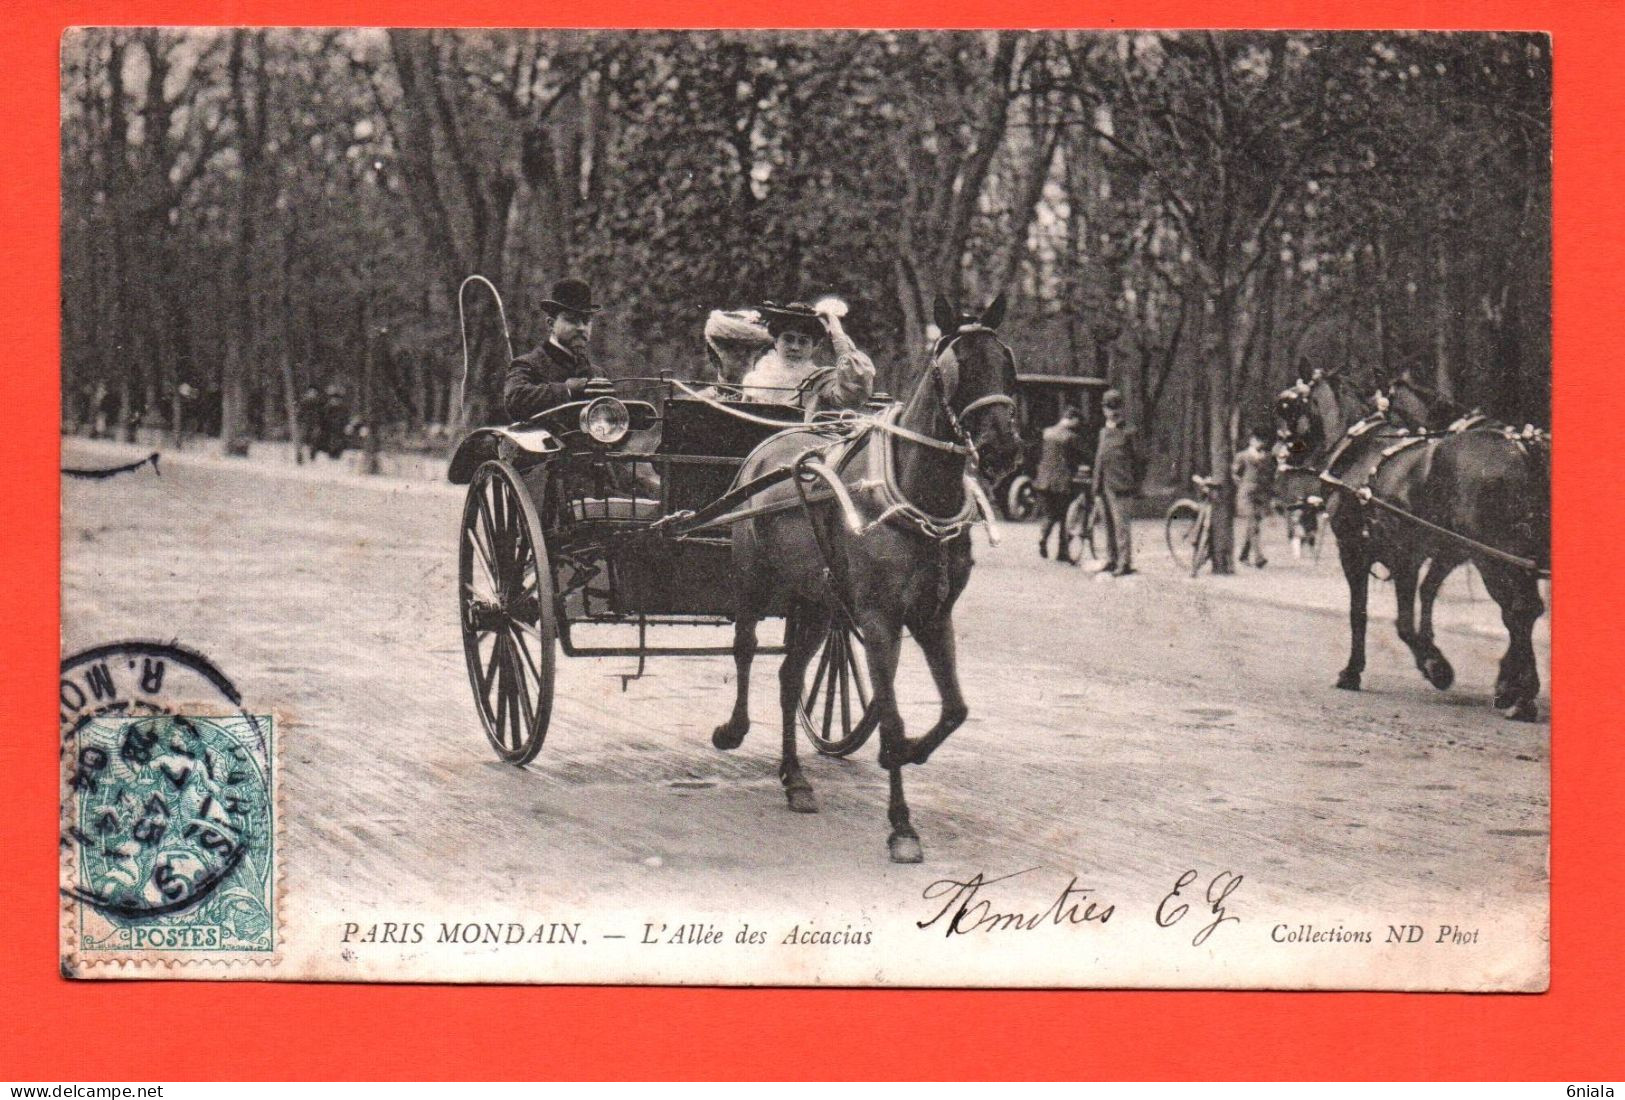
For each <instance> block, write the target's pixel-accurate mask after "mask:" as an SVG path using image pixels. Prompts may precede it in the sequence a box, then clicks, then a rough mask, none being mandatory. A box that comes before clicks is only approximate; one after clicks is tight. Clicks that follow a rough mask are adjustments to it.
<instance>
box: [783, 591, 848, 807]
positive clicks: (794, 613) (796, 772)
mask: <svg viewBox="0 0 1625 1100" xmlns="http://www.w3.org/2000/svg"><path fill="white" fill-rule="evenodd" d="M824 621H825V615H824V613H823V612H822V611H821V610H820V609H819V608H818V607H817V606H816V605H812V604H807V603H803V602H802V601H800V600H797V601H796V602H795V603H793V604H791V605H790V613H789V615H788V616H787V617H786V619H785V624H784V648H785V649H786V650H787V651H788V652H786V653H785V655H784V663H783V664H782V665H780V666H779V708H780V710H781V711H782V712H783V717H784V745H783V749H782V751H781V753H780V755H779V782H780V783H782V784H783V785H784V797H785V798H787V799H788V800H789V802H790V809H791V810H793V811H794V812H796V813H798V814H815V813H817V812H818V801H817V799H815V798H814V797H813V789H812V784H811V783H809V782H807V777H806V776H805V775H803V774H802V773H801V761H800V759H799V758H798V757H797V756H796V734H797V733H798V732H799V731H800V727H801V722H800V712H801V693H802V690H803V686H802V685H803V682H804V681H805V678H806V675H807V665H808V664H809V663H811V661H812V655H813V653H814V652H815V651H816V650H817V649H818V640H819V638H820V637H821V636H822V635H821V633H820V632H819V630H818V629H817V628H818V626H819V625H820V624H822V623H823V622H824ZM830 675H831V676H833V675H835V673H834V670H831V671H830Z"/></svg>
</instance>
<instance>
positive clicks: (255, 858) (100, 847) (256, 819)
mask: <svg viewBox="0 0 1625 1100" xmlns="http://www.w3.org/2000/svg"><path fill="white" fill-rule="evenodd" d="M273 726H274V722H273V719H272V717H271V716H268V715H264V716H256V715H247V714H242V713H238V714H233V715H223V716H212V717H202V716H195V715H184V714H128V713H122V714H118V713H115V714H103V715H99V716H87V717H86V718H84V719H83V720H82V721H80V722H78V723H76V724H75V725H74V726H73V727H72V728H71V730H70V731H69V732H68V733H66V734H65V736H64V741H63V751H62V760H63V776H64V790H63V803H62V805H63V829H62V853H63V885H62V893H63V898H64V906H65V911H64V917H65V923H66V927H65V929H64V932H65V947H67V948H68V950H66V951H65V952H64V960H65V969H67V971H68V972H69V973H74V972H75V971H76V970H77V969H78V968H79V967H84V966H94V965H96V964H98V963H104V962H115V963H116V962H124V963H136V964H139V963H164V964H174V963H180V962H188V961H208V960H210V959H214V960H219V961H226V960H228V959H229V960H232V961H261V960H266V961H269V960H272V959H274V958H275V954H276V948H277V927H278V920H277V917H278V914H277V896H276V882H277V875H276V853H275V837H276V832H277V822H276V809H275V807H276V798H275V795H276V792H275V790H274V782H275V780H274V769H273V768H272V766H271V761H272V739H273V736H274V731H273Z"/></svg>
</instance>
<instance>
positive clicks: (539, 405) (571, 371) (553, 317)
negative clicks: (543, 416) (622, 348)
mask: <svg viewBox="0 0 1625 1100" xmlns="http://www.w3.org/2000/svg"><path fill="white" fill-rule="evenodd" d="M602 308H603V307H602V306H599V305H597V304H595V303H594V302H593V300H592V288H591V287H589V286H588V285H587V284H586V283H584V282H582V281H581V280H580V279H560V280H559V281H558V282H556V283H554V284H553V293H552V294H550V295H549V296H548V297H546V298H543V299H542V310H543V311H544V312H545V313H546V314H547V317H548V320H549V322H550V324H549V328H548V336H547V342H546V343H544V344H543V345H542V346H541V347H538V348H536V349H534V350H533V351H529V352H527V353H525V354H524V355H520V356H516V357H515V358H514V361H513V365H512V366H511V367H509V368H508V377H507V380H506V384H505V385H504V386H503V387H502V403H503V406H504V407H505V408H506V410H507V413H508V415H509V416H510V417H512V418H513V419H514V420H528V419H529V418H531V417H533V416H535V415H536V414H537V413H539V412H545V411H546V410H548V409H551V408H554V407H555V406H558V405H563V404H564V403H565V402H567V401H574V400H576V399H577V398H579V397H580V396H581V395H582V394H583V393H584V392H585V391H586V389H587V383H588V382H589V381H591V379H592V376H593V369H592V363H591V362H589V361H588V359H587V345H588V343H589V342H590V341H591V339H592V321H593V316H594V315H595V314H596V313H597V312H598V311H599V310H600V309H602Z"/></svg>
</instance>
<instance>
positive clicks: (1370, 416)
mask: <svg viewBox="0 0 1625 1100" xmlns="http://www.w3.org/2000/svg"><path fill="white" fill-rule="evenodd" d="M1429 396H1430V395H1429V394H1428V393H1427V392H1426V391H1424V390H1422V389H1421V388H1420V387H1417V386H1415V385H1414V384H1403V385H1401V386H1398V387H1396V388H1395V389H1394V391H1393V393H1392V395H1391V396H1387V397H1384V398H1382V399H1380V400H1379V401H1378V404H1377V408H1376V410H1375V411H1367V409H1366V408H1365V407H1364V406H1363V404H1362V403H1361V401H1360V400H1359V399H1358V397H1356V396H1355V395H1354V394H1353V393H1352V390H1351V387H1349V386H1348V385H1347V384H1346V382H1345V381H1344V380H1343V379H1341V378H1340V376H1339V375H1338V374H1337V373H1336V372H1335V371H1333V372H1321V371H1316V372H1315V374H1314V375H1313V376H1312V377H1311V378H1310V379H1309V380H1307V381H1305V380H1300V381H1299V382H1298V384H1297V385H1296V386H1293V387H1291V388H1289V389H1287V390H1284V391H1282V393H1281V394H1280V395H1279V396H1278V397H1277V399H1276V404H1275V413H1276V420H1277V426H1278V430H1279V435H1280V437H1281V440H1282V442H1284V443H1285V444H1286V449H1287V453H1288V459H1287V461H1286V463H1285V464H1284V468H1286V469H1288V470H1297V471H1314V473H1315V474H1316V475H1317V476H1318V478H1319V481H1320V483H1321V484H1322V486H1323V487H1324V492H1325V495H1326V498H1327V500H1326V514H1327V518H1328V520H1329V521H1330V524H1331V528H1332V531H1333V533H1334V534H1335V535H1336V536H1337V548H1338V557H1339V559H1340V562H1341V564H1342V567H1343V576H1344V578H1345V579H1346V580H1347V582H1348V589H1349V629H1350V646H1349V659H1348V663H1347V664H1346V665H1345V666H1344V668H1343V670H1342V671H1341V673H1339V675H1338V678H1337V686H1338V687H1340V688H1343V689H1345V690H1349V691H1357V690H1359V688H1360V681H1361V675H1362V673H1363V672H1364V671H1365V631H1366V602H1367V594H1368V588H1369V584H1370V578H1371V570H1372V567H1373V565H1375V564H1377V563H1379V562H1380V563H1381V564H1382V565H1384V566H1385V567H1386V568H1387V569H1388V572H1389V575H1390V577H1391V578H1392V580H1393V582H1394V596H1395V599H1396V602H1397V605H1398V608H1397V609H1398V617H1397V626H1398V632H1399V637H1400V640H1401V641H1403V642H1404V643H1405V645H1406V646H1407V647H1408V648H1409V649H1410V651H1411V655H1412V657H1413V659H1414V660H1415V662H1416V667H1417V668H1418V669H1419V670H1420V671H1421V673H1422V675H1423V676H1424V677H1425V678H1426V679H1427V681H1428V682H1429V683H1431V684H1432V685H1433V686H1434V687H1436V688H1438V689H1440V690H1441V691H1442V690H1444V689H1446V688H1448V687H1450V685H1451V684H1452V683H1453V682H1454V680H1455V670H1454V669H1453V668H1452V667H1451V665H1450V662H1449V661H1448V660H1446V659H1445V656H1444V654H1443V653H1442V652H1441V651H1440V649H1439V647H1438V644H1437V642H1436V641H1435V640H1434V634H1433V604H1434V600H1435V598H1436V597H1437V595H1438V592H1439V587H1440V586H1441V585H1442V584H1443V583H1444V581H1445V578H1446V577H1448V576H1449V575H1450V574H1451V572H1453V571H1454V570H1455V569H1457V568H1458V567H1459V566H1461V565H1462V564H1464V563H1466V562H1471V563H1472V564H1473V565H1474V567H1475V568H1477V570H1478V573H1479V575H1480V576H1481V577H1482V578H1483V580H1484V587H1485V588H1486V589H1487V590H1488V591H1489V593H1490V595H1491V596H1492V597H1493V598H1494V599H1495V601H1496V603H1497V604H1498V605H1500V608H1501V621H1502V623H1503V624H1504V625H1505V626H1506V629H1507V634H1508V638H1509V642H1508V646H1507V650H1506V653H1505V655H1504V656H1503V657H1502V658H1501V664H1500V670H1499V673H1498V675H1497V676H1496V680H1495V695H1494V705H1495V707H1496V709H1498V710H1500V711H1501V712H1502V713H1503V714H1505V715H1506V716H1507V717H1508V718H1514V719H1519V720H1523V721H1533V720H1534V719H1535V718H1536V715H1537V705H1536V698H1537V696H1538V695H1539V692H1540V673H1539V670H1538V669H1537V667H1536V662H1535V653H1534V646H1533V641H1532V635H1533V631H1534V624H1535V621H1536V620H1537V619H1539V618H1540V616H1541V614H1542V613H1543V612H1544V611H1545V604H1544V603H1543V602H1542V600H1541V595H1540V585H1539V582H1540V580H1541V579H1542V578H1544V577H1549V576H1550V569H1549V562H1550V556H1549V555H1550V548H1549V544H1550V537H1551V536H1550V528H1551V491H1550V484H1549V483H1550V476H1549V468H1550V466H1549V442H1550V441H1549V437H1547V436H1546V435H1545V434H1544V433H1540V432H1536V431H1534V430H1533V429H1525V430H1524V431H1521V432H1519V431H1514V430H1513V429H1511V428H1509V427H1507V426H1505V425H1502V424H1498V423H1494V422H1492V421H1489V420H1488V419H1487V418H1484V417H1464V418H1461V419H1459V420H1457V421H1456V423H1455V425H1454V426H1453V427H1451V428H1446V429H1443V430H1439V429H1437V428H1436V427H1434V425H1437V424H1438V423H1439V422H1440V420H1441V419H1442V417H1441V413H1440V410H1439V407H1438V404H1437V402H1436V401H1430V400H1429ZM1454 411H1455V410H1452V412H1454ZM1407 421H1408V423H1407ZM1418 596H1420V600H1421V615H1420V618H1419V619H1418V617H1417V615H1416V602H1417V598H1418Z"/></svg>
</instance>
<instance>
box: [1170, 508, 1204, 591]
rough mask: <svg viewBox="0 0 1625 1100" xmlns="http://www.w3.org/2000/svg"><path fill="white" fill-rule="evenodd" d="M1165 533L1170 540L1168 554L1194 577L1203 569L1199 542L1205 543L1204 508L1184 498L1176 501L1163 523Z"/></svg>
mask: <svg viewBox="0 0 1625 1100" xmlns="http://www.w3.org/2000/svg"><path fill="white" fill-rule="evenodd" d="M1163 533H1164V535H1165V537H1166V538H1167V540H1168V553H1169V554H1170V555H1172V557H1173V559H1174V564H1175V565H1178V566H1179V567H1180V568H1181V569H1184V570H1185V571H1187V572H1189V573H1190V574H1192V575H1193V576H1194V575H1195V573H1196V571H1197V570H1198V569H1199V568H1201V567H1200V566H1199V565H1198V564H1197V562H1198V557H1197V554H1198V551H1199V549H1200V547H1199V546H1198V542H1199V541H1202V542H1205V541H1206V539H1205V538H1203V536H1205V535H1206V530H1205V525H1204V524H1203V523H1202V506H1201V505H1200V504H1198V503H1197V502H1196V501H1194V500H1190V499H1188V498H1182V499H1180V500H1176V501H1174V502H1173V504H1172V505H1170V506H1169V508H1168V517H1167V519H1166V520H1165V521H1164V523H1163Z"/></svg>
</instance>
